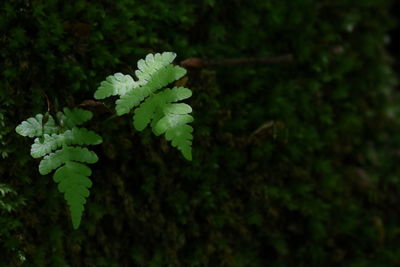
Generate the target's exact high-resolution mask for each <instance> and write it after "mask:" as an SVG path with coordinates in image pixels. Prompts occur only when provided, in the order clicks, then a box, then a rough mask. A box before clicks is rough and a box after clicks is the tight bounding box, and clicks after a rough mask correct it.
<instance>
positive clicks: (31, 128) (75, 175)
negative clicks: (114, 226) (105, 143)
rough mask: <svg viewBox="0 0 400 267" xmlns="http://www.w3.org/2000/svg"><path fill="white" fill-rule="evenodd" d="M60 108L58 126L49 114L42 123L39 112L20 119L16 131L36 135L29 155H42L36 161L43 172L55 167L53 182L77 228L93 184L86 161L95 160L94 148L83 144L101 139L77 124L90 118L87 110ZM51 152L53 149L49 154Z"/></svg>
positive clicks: (95, 142)
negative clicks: (68, 208)
mask: <svg viewBox="0 0 400 267" xmlns="http://www.w3.org/2000/svg"><path fill="white" fill-rule="evenodd" d="M63 111H64V112H58V113H57V118H58V125H56V123H55V121H54V119H53V118H52V117H51V116H50V115H48V120H47V122H46V123H45V124H44V125H42V124H43V120H44V118H43V115H41V114H38V115H36V117H35V118H29V119H28V120H27V121H24V122H22V123H21V124H20V125H19V126H18V127H17V128H16V131H17V133H19V134H21V135H23V136H30V137H35V136H36V138H35V140H34V143H33V144H32V147H31V155H32V157H34V158H40V157H43V156H44V158H43V159H42V160H41V162H40V164H39V172H40V173H41V174H42V175H45V174H48V173H50V172H52V171H53V170H56V172H55V174H54V181H56V182H57V183H59V185H58V189H59V190H60V192H62V193H64V197H65V200H66V201H67V203H68V206H69V207H70V211H71V218H72V224H73V226H74V228H75V229H76V228H77V227H78V226H79V224H80V221H81V217H82V212H83V210H84V204H85V203H86V198H87V197H88V196H89V190H88V188H89V187H91V185H92V182H91V181H90V180H89V178H88V176H90V174H91V170H90V168H89V167H87V166H86V165H85V163H87V164H91V163H95V162H97V160H98V157H97V155H96V154H95V153H94V152H93V151H90V150H88V149H87V148H84V147H82V146H87V145H97V144H100V143H101V142H102V138H101V137H100V136H99V135H98V134H96V133H95V132H92V131H89V130H87V129H86V128H77V127H76V126H79V125H81V124H82V123H84V122H86V121H87V120H89V119H91V118H92V116H93V114H92V113H91V112H90V111H87V110H83V109H78V108H75V109H68V108H65V109H64V110H63ZM59 148H61V149H59ZM57 149H58V150H57ZM55 150H57V151H55ZM52 151H55V152H54V153H51V152H52Z"/></svg>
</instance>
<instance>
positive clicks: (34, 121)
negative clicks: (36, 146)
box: [15, 114, 59, 137]
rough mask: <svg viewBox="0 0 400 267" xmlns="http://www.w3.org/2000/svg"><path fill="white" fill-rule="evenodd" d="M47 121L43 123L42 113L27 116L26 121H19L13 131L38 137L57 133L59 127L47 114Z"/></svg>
mask: <svg viewBox="0 0 400 267" xmlns="http://www.w3.org/2000/svg"><path fill="white" fill-rule="evenodd" d="M45 117H47V121H46V122H45V123H44V125H43V120H46V119H44V116H43V115H42V114H37V115H36V116H35V117H32V118H29V119H27V120H26V121H23V122H21V124H19V125H18V126H17V127H16V128H15V131H16V132H17V133H18V134H20V135H22V136H28V137H38V136H42V135H43V134H52V133H57V132H58V131H59V128H58V127H57V125H56V124H55V121H54V119H53V117H52V116H51V115H49V114H47V115H46V116H45Z"/></svg>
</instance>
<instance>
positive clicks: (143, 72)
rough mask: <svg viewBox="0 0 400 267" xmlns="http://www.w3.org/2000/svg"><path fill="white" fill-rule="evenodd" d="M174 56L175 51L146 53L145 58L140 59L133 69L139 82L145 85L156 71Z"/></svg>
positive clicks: (168, 62)
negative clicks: (135, 68)
mask: <svg viewBox="0 0 400 267" xmlns="http://www.w3.org/2000/svg"><path fill="white" fill-rule="evenodd" d="M175 57H176V54H175V53H172V52H164V53H162V54H160V53H157V54H148V55H147V56H146V58H145V59H140V60H139V61H138V63H137V67H138V70H136V71H135V75H136V77H137V78H138V79H139V81H138V82H139V84H140V85H145V84H146V83H147V82H148V81H149V80H151V79H152V76H153V74H154V73H155V72H156V71H158V70H159V69H161V68H163V67H165V66H167V65H168V64H170V63H172V61H174V59H175Z"/></svg>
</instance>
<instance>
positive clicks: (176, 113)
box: [95, 52, 193, 160]
mask: <svg viewBox="0 0 400 267" xmlns="http://www.w3.org/2000/svg"><path fill="white" fill-rule="evenodd" d="M175 57H176V54H175V53H171V52H164V53H162V54H159V53H157V54H149V55H147V56H146V58H145V59H141V60H139V61H138V64H137V66H138V70H136V71H135V75H136V77H137V79H138V81H137V82H135V86H131V85H130V86H128V87H129V88H128V89H126V88H127V86H126V84H125V83H117V82H115V80H116V78H110V77H108V78H107V80H106V81H104V82H102V83H101V85H100V87H99V88H98V90H97V91H96V92H95V97H96V98H99V97H101V98H103V97H108V96H111V95H119V99H118V100H117V101H116V107H115V109H116V112H117V115H123V114H126V113H129V112H130V111H131V110H132V109H133V108H135V107H137V108H136V109H135V111H134V116H133V126H134V127H135V129H136V130H138V131H142V130H144V129H145V128H146V127H147V126H148V125H149V124H150V125H151V128H152V129H153V132H154V133H155V134H156V135H161V134H163V133H165V137H166V138H167V140H169V141H171V142H172V145H173V146H175V147H177V148H178V149H179V150H180V151H181V152H182V154H183V156H184V157H185V158H186V159H189V160H191V159H192V153H191V146H192V140H193V135H192V132H193V128H192V127H191V126H189V125H187V124H188V123H190V122H192V121H193V117H192V116H191V115H188V114H189V113H191V112H192V108H191V107H190V106H189V105H187V104H184V103H174V102H177V101H180V100H183V99H186V98H189V97H190V96H191V95H192V92H191V91H190V90H189V89H187V88H184V87H174V88H172V89H168V88H167V89H164V90H162V89H163V88H164V87H165V86H167V85H168V84H170V83H172V82H174V81H176V80H178V79H180V78H182V77H183V76H184V75H185V74H186V70H185V69H184V68H181V67H179V66H174V65H172V64H171V63H172V61H173V60H174V59H175ZM119 77H121V79H122V77H125V76H123V74H119ZM129 77H130V76H129ZM129 79H130V81H133V79H132V77H130V78H129ZM133 82H134V81H133ZM160 89H161V92H157V91H159V90H160ZM120 91H123V92H124V93H123V94H121V93H119V92H120Z"/></svg>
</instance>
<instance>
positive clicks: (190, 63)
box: [181, 54, 293, 68]
mask: <svg viewBox="0 0 400 267" xmlns="http://www.w3.org/2000/svg"><path fill="white" fill-rule="evenodd" d="M290 62H293V55H291V54H286V55H282V56H276V57H248V58H228V59H220V60H207V59H202V58H196V57H193V58H188V59H185V60H183V61H181V66H182V67H185V68H204V67H215V66H234V65H242V64H254V63H259V64H278V63H290Z"/></svg>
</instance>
